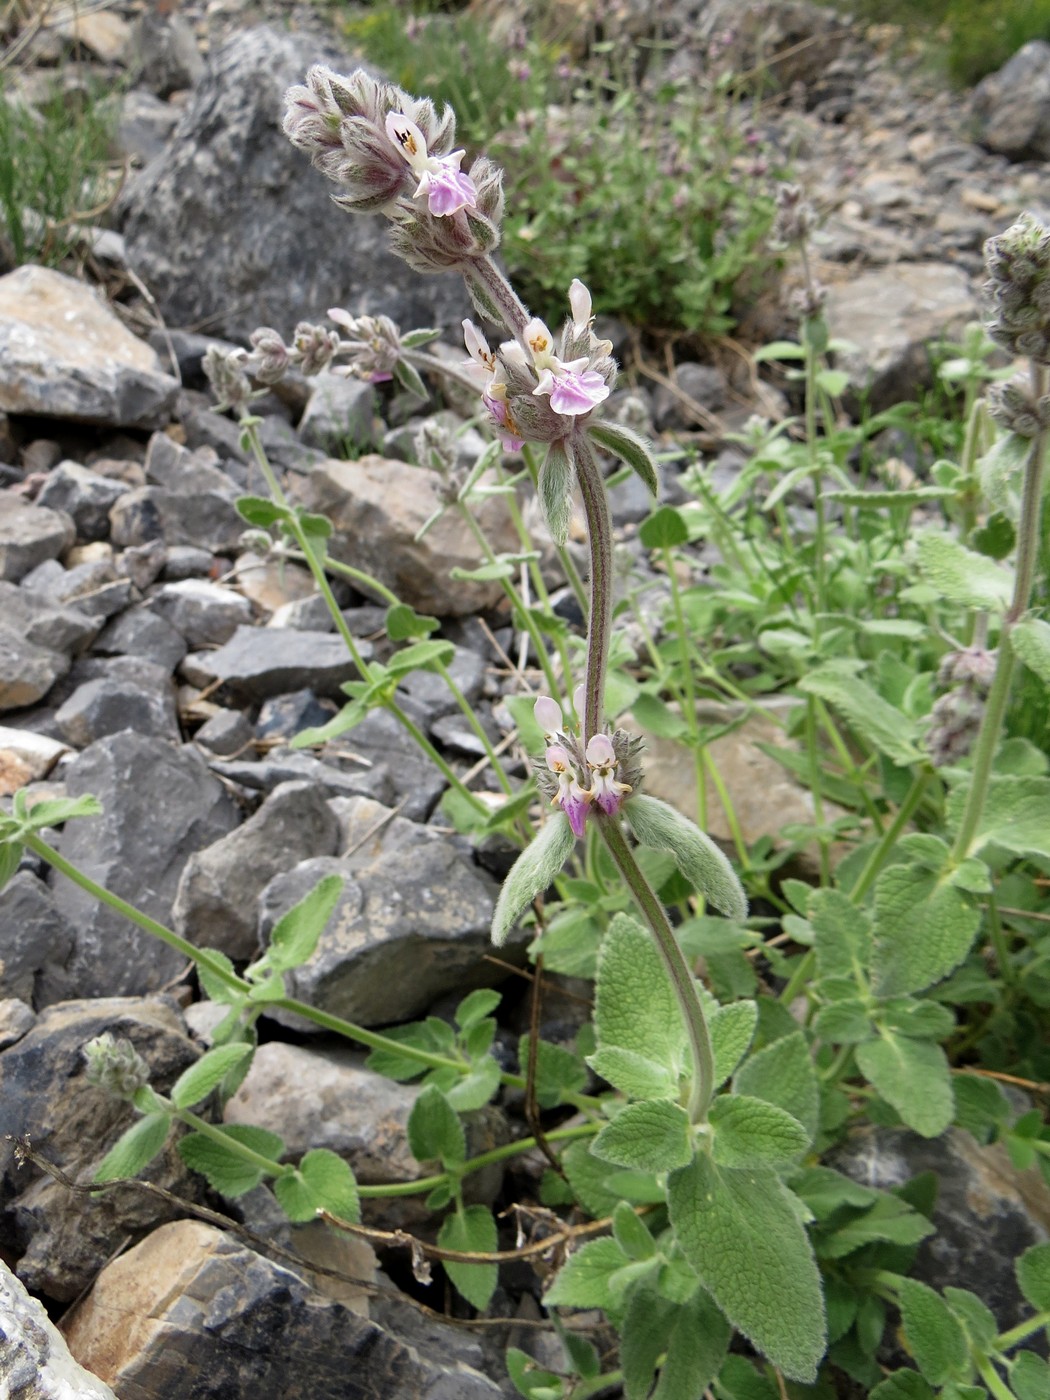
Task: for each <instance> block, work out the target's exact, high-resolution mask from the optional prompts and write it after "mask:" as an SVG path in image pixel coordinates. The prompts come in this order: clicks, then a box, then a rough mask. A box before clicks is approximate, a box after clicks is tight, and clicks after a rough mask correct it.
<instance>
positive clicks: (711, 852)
mask: <svg viewBox="0 0 1050 1400" xmlns="http://www.w3.org/2000/svg"><path fill="white" fill-rule="evenodd" d="M624 812H625V814H626V816H627V820H628V821H629V822H630V824H631V830H632V831H633V832H634V834H635V836H637V838H638V840H639V841H640V842H641V843H642V844H643V845H644V846H655V847H657V849H662V850H668V851H670V852H671V854H672V855H673V856H674V859H675V864H676V865H677V866H678V869H679V870H680V871H681V873H682V874H683V875H684V876H685V878H686V879H687V880H688V881H689V883H690V884H691V885H692V886H693V888H694V889H696V890H698V891H699V893H700V894H702V895H703V896H704V897H705V899H707V900H709V901H710V902H711V903H712V904H713V905H714V906H715V908H716V909H718V910H720V911H721V913H723V914H725V915H726V916H727V917H728V918H730V919H737V920H742V919H746V918H747V896H746V895H745V894H744V889H743V886H742V885H741V883H740V881H739V880H738V879H737V876H736V872H735V871H734V870H733V867H732V865H730V863H729V861H728V860H727V859H726V857H725V856H724V855H723V854H722V852H721V851H720V850H719V848H718V847H717V846H716V845H715V843H714V842H713V841H712V840H711V838H710V837H709V836H705V835H704V833H703V832H702V831H701V830H700V828H699V827H698V826H696V825H695V824H694V823H693V822H691V821H690V820H689V819H688V817H683V816H682V814H681V812H677V811H675V809H674V808H673V807H672V806H670V805H669V804H668V803H666V802H661V801H660V799H659V798H657V797H646V796H645V795H644V794H642V795H640V796H637V797H631V798H628V800H627V802H626V803H625V804H624Z"/></svg>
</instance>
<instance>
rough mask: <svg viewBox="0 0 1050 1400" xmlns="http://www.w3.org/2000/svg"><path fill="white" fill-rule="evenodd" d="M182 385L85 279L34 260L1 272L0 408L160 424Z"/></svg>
mask: <svg viewBox="0 0 1050 1400" xmlns="http://www.w3.org/2000/svg"><path fill="white" fill-rule="evenodd" d="M178 389H179V386H178V383H177V382H176V381H175V380H174V379H172V377H171V376H170V375H167V374H165V373H164V372H163V371H162V369H161V365H160V360H159V359H158V357H157V354H156V352H155V351H154V350H151V349H150V347H149V346H148V345H147V344H146V343H145V342H144V341H141V340H139V339H138V338H137V337H136V336H134V335H132V334H131V332H130V331H129V330H128V329H127V328H126V327H125V326H124V325H123V324H122V322H121V321H120V320H119V319H118V318H117V317H116V316H115V315H114V313H113V312H112V311H110V309H109V308H108V307H107V306H106V305H105V303H104V302H103V301H102V300H101V298H100V297H98V296H97V295H96V294H95V292H93V291H92V290H91V288H90V287H87V286H85V285H84V283H83V282H78V281H77V280H76V279H75V278H73V277H67V276H65V274H64V273H61V272H55V271H53V270H52V269H50V268H45V267H34V266H32V265H27V266H25V267H20V268H17V269H16V270H15V271H14V272H9V273H8V274H7V276H6V277H0V409H2V410H4V411H5V412H7V413H37V414H42V415H44V416H45V417H48V418H68V419H73V420H74V421H76V422H79V423H103V424H108V425H111V426H114V427H121V428H130V427H159V426H161V425H162V424H163V423H165V422H166V421H167V418H168V415H169V414H170V411H171V409H172V407H173V405H174V403H175V396H176V394H177V393H178Z"/></svg>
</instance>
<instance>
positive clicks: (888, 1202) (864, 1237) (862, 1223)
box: [799, 1192, 937, 1259]
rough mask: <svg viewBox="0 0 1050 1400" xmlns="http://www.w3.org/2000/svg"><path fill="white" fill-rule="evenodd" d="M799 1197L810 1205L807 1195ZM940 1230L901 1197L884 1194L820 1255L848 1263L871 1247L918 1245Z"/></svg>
mask: <svg viewBox="0 0 1050 1400" xmlns="http://www.w3.org/2000/svg"><path fill="white" fill-rule="evenodd" d="M799 1194H800V1195H802V1196H803V1199H806V1200H807V1203H808V1198H806V1197H805V1194H804V1193H803V1192H799ZM936 1228H937V1227H936V1226H935V1225H932V1224H931V1223H930V1221H929V1220H927V1219H926V1217H925V1215H922V1214H920V1213H919V1211H917V1210H913V1209H912V1207H911V1206H910V1205H908V1203H907V1201H902V1200H901V1199H900V1197H899V1196H891V1195H888V1194H881V1195H879V1196H877V1197H876V1199H875V1201H874V1203H873V1204H872V1205H871V1206H870V1207H869V1209H868V1210H867V1211H865V1213H864V1214H863V1215H858V1216H856V1217H855V1218H854V1219H852V1220H847V1221H846V1222H845V1223H844V1224H843V1225H840V1226H839V1227H838V1229H837V1230H836V1231H835V1232H834V1234H831V1235H829V1236H828V1237H827V1238H826V1239H824V1240H822V1241H821V1245H820V1254H821V1258H822V1259H845V1258H846V1256H847V1255H849V1254H853V1253H854V1252H855V1251H856V1250H858V1249H863V1248H864V1246H865V1245H869V1244H874V1243H887V1244H899V1245H914V1244H918V1243H919V1241H920V1240H924V1239H926V1238H927V1237H928V1236H930V1235H932V1234H935V1233H936Z"/></svg>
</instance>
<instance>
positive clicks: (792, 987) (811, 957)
mask: <svg viewBox="0 0 1050 1400" xmlns="http://www.w3.org/2000/svg"><path fill="white" fill-rule="evenodd" d="M816 965H817V955H816V953H815V952H814V951H813V949H812V948H809V949H808V950H807V951H806V952H805V953H804V954H803V955H802V957H801V958H799V960H798V963H797V964H796V966H795V970H794V972H793V973H792V974H791V976H790V977H789V978H788V980H787V982H786V983H785V984H784V986H783V988H782V989H781V992H780V996H779V997H778V998H777V1000H778V1001H780V1002H781V1003H782V1004H783V1005H784V1006H790V1005H791V1003H792V1002H793V1001H794V1000H795V998H796V997H797V996H798V994H799V992H801V990H802V988H803V987H804V986H805V985H806V983H807V982H808V981H809V979H810V978H811V977H812V976H813V969H814V968H815V967H816Z"/></svg>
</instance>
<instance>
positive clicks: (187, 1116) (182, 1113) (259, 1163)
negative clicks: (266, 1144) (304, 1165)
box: [172, 1105, 295, 1176]
mask: <svg viewBox="0 0 1050 1400" xmlns="http://www.w3.org/2000/svg"><path fill="white" fill-rule="evenodd" d="M172 1115H173V1117H175V1118H177V1119H178V1120H179V1122H180V1123H185V1125H186V1127H187V1128H192V1129H193V1130H194V1132H197V1133H200V1134H201V1136H202V1137H206V1138H211V1140H212V1142H217V1143H219V1144H220V1145H221V1146H222V1148H223V1149H224V1150H225V1151H227V1152H233V1153H236V1155H237V1156H238V1157H240V1158H241V1160H242V1161H244V1162H248V1163H249V1164H250V1165H251V1166H253V1167H258V1168H259V1170H260V1171H261V1172H265V1173H266V1175H267V1176H290V1175H291V1173H292V1172H293V1171H294V1170H295V1168H294V1167H293V1166H291V1165H290V1164H289V1165H286V1166H282V1165H281V1163H280V1162H275V1161H274V1160H273V1158H272V1157H264V1156H263V1155H262V1153H261V1152H255V1151H253V1150H252V1148H250V1147H249V1146H248V1144H247V1143H245V1142H242V1141H240V1139H238V1138H235V1137H233V1136H231V1134H229V1133H224V1132H223V1131H222V1129H221V1128H219V1127H217V1126H216V1125H215V1124H214V1123H209V1122H208V1121H207V1120H206V1119H204V1118H200V1117H198V1116H197V1114H196V1113H192V1112H191V1111H190V1110H189V1109H188V1108H175V1107H174V1105H172Z"/></svg>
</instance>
